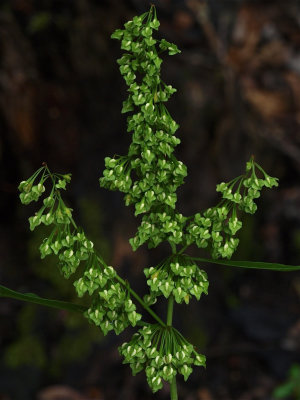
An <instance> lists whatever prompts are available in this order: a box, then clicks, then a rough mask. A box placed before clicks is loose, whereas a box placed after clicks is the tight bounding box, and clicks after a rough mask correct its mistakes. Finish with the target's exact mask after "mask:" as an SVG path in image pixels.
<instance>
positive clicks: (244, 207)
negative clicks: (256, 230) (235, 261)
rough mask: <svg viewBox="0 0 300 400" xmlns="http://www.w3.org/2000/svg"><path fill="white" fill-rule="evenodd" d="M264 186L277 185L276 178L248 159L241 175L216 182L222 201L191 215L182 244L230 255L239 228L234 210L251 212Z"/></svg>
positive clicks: (215, 254) (254, 209)
mask: <svg viewBox="0 0 300 400" xmlns="http://www.w3.org/2000/svg"><path fill="white" fill-rule="evenodd" d="M256 169H258V170H259V172H261V173H262V174H263V179H262V178H258V177H257V172H256ZM264 186H265V187H268V188H271V187H273V186H278V182H277V178H273V177H271V176H269V175H268V174H267V173H266V172H265V171H264V170H263V169H262V168H261V167H260V166H259V165H258V164H257V163H256V162H254V160H253V158H251V159H250V161H249V162H247V164H246V173H245V174H244V175H241V176H239V177H237V178H235V179H233V180H232V181H230V182H228V183H225V182H222V183H220V184H219V185H217V189H216V190H217V192H220V193H222V197H223V200H222V201H221V202H220V203H219V204H218V205H217V206H216V207H214V208H209V209H207V210H206V211H205V212H204V213H203V214H202V215H201V214H200V213H197V214H195V216H194V218H193V219H192V221H191V222H190V224H189V225H188V226H187V228H186V230H187V235H186V236H185V239H186V244H187V245H189V244H191V243H193V242H194V243H196V245H197V246H198V247H200V248H205V247H208V248H209V249H210V250H211V254H212V257H213V258H220V257H221V258H231V256H232V254H233V253H234V252H235V250H236V248H237V246H238V243H239V239H238V238H236V237H235V235H236V233H237V232H238V230H239V229H241V227H242V222H241V221H240V220H239V219H238V215H237V214H238V210H240V211H244V212H246V213H250V214H254V212H255V211H256V209H257V206H256V204H255V202H254V199H256V198H258V197H259V196H260V191H261V189H262V188H263V187H264Z"/></svg>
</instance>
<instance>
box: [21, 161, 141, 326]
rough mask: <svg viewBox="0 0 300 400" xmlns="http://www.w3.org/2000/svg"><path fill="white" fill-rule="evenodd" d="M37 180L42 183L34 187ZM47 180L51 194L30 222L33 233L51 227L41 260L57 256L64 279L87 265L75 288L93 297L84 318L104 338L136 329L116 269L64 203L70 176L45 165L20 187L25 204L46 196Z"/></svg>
mask: <svg viewBox="0 0 300 400" xmlns="http://www.w3.org/2000/svg"><path fill="white" fill-rule="evenodd" d="M37 180H39V182H38V183H37V184H35V185H34V183H35V182H36V181H37ZM47 180H48V182H49V184H50V187H51V189H50V194H49V196H47V197H45V198H44V200H43V206H42V207H41V208H40V210H39V211H37V212H36V213H35V215H34V216H32V217H30V218H29V223H30V229H31V230H34V229H35V228H36V227H37V226H38V225H40V224H44V225H51V226H52V230H51V232H50V234H49V236H48V237H47V238H45V239H44V240H43V242H42V244H41V245H40V253H41V258H45V257H46V256H47V255H50V254H55V255H57V256H58V258H59V269H60V272H61V273H62V274H63V275H64V277H65V278H69V277H70V276H71V275H72V274H74V273H75V272H76V270H77V268H78V266H79V264H80V263H81V262H83V263H85V272H84V274H83V277H81V278H80V279H78V280H77V281H76V282H75V283H74V286H75V288H76V291H77V294H78V296H79V297H82V296H83V295H84V294H85V293H88V294H89V295H90V296H91V297H92V305H91V306H90V308H89V309H88V310H87V312H86V313H85V315H86V317H87V318H88V319H89V320H90V321H92V322H93V323H95V324H96V325H98V326H100V327H101V329H102V331H103V333H104V334H107V332H109V331H110V330H114V331H115V333H116V334H119V333H120V332H122V331H123V330H124V329H125V328H126V327H127V326H129V325H132V326H135V325H136V323H137V322H138V321H139V320H140V319H141V314H138V313H137V312H136V307H135V304H133V303H132V300H131V299H130V294H129V292H128V290H127V289H126V288H124V287H123V286H121V285H120V283H119V282H118V280H117V273H116V271H115V269H114V268H113V267H111V266H107V265H106V264H105V263H103V261H102V260H101V258H100V257H99V256H98V255H97V253H96V252H95V249H94V244H93V242H91V241H90V240H89V239H88V238H87V237H86V235H85V234H84V232H83V231H82V230H81V229H79V228H78V227H77V225H76V224H75V222H74V220H73V218H72V209H70V208H69V207H67V206H66V205H65V203H64V201H63V199H62V196H61V190H65V189H66V184H67V183H69V182H70V180H71V176H70V175H60V174H52V173H51V172H50V170H49V168H48V167H47V166H46V165H45V166H44V167H42V168H40V169H39V170H38V171H37V172H36V173H35V174H34V175H33V176H32V177H30V178H29V179H28V180H27V181H23V182H21V183H20V185H19V190H20V191H21V194H20V199H21V201H22V203H23V204H29V203H30V202H31V201H37V200H38V199H39V197H40V196H42V195H43V193H44V192H45V182H46V181H47ZM128 304H130V306H128Z"/></svg>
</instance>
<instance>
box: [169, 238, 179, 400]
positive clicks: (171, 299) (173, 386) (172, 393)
mask: <svg viewBox="0 0 300 400" xmlns="http://www.w3.org/2000/svg"><path fill="white" fill-rule="evenodd" d="M171 247H172V253H173V254H176V246H175V245H174V244H173V243H172V244H171ZM173 309H174V296H173V295H171V296H170V297H169V300H168V311H167V326H172V322H173ZM170 396H171V400H178V394H177V384H176V376H174V378H173V379H172V381H171V383H170Z"/></svg>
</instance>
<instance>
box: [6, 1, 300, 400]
mask: <svg viewBox="0 0 300 400" xmlns="http://www.w3.org/2000/svg"><path fill="white" fill-rule="evenodd" d="M154 3H155V5H156V7H157V12H158V18H159V19H160V21H161V29H160V31H159V35H160V37H164V38H166V39H167V40H169V41H171V42H174V43H176V44H177V45H178V47H179V48H180V49H181V50H182V53H181V54H180V55H177V56H174V57H166V58H165V60H164V63H163V64H162V75H163V78H164V80H165V81H166V82H167V83H170V84H172V85H173V86H174V87H176V88H177V89H178V92H177V93H176V94H175V95H174V96H173V97H172V100H171V101H170V102H169V104H168V108H169V110H170V113H171V115H172V116H173V117H174V119H175V120H176V121H177V122H178V123H179V124H180V127H181V128H180V130H179V131H178V132H177V135H178V136H179V137H180V139H181V141H182V144H181V145H180V146H178V148H177V151H176V156H177V158H178V159H179V160H182V161H183V162H184V163H185V164H186V165H187V167H188V177H187V179H186V183H185V185H184V186H182V187H181V188H180V190H179V201H178V208H179V210H180V211H181V212H183V213H184V214H186V215H190V214H193V213H195V212H198V211H200V210H202V209H204V208H206V207H209V206H211V205H214V204H216V203H217V201H218V196H217V194H216V192H215V185H216V184H217V183H219V182H221V181H223V180H231V179H232V178H234V177H235V176H237V175H240V174H241V173H242V172H243V171H244V167H245V163H246V161H247V160H248V159H249V157H250V156H251V155H252V154H254V155H255V158H256V160H257V162H258V163H260V164H261V165H262V166H263V168H264V169H265V170H266V171H267V172H269V173H270V175H273V176H276V177H279V179H280V186H279V188H277V189H273V190H268V189H267V190H264V192H263V195H262V198H261V199H259V201H258V206H259V209H258V211H257V213H256V214H255V216H245V217H243V223H244V227H243V230H242V232H241V233H240V235H239V237H240V245H239V248H238V251H237V253H236V255H235V256H234V259H237V260H238V259H250V260H263V261H269V262H270V261H276V262H282V263H290V264H296V265H297V264H299V255H300V186H299V174H300V131H299V125H300V76H299V74H300V55H299V54H300V53H299V49H300V22H299V21H300V5H299V2H298V1H293V0H286V1H284V2H282V1H246V0H230V1H224V0H222V1H221V0H210V1H207V2H205V1H197V0H186V1H184V0H177V1H176V0H161V1H154ZM148 8H149V2H148V1H144V0H131V1H130V0H124V1H120V0H110V1H108V0H107V1H104V0H101V1H100V0H73V1H71V0H64V1H62V0H39V1H37V0H36V1H34V0H1V2H0V163H1V167H0V190H1V197H0V201H1V203H0V204H1V206H0V221H1V225H0V282H1V283H2V284H4V285H7V286H8V287H11V288H12V289H15V290H19V291H22V292H34V293H37V294H39V295H41V296H45V297H50V298H58V299H65V300H71V301H74V300H75V301H76V297H75V294H74V290H73V287H72V282H68V281H65V280H64V279H63V278H62V277H61V276H60V275H59V273H58V269H57V266H56V259H55V258H53V259H52V258H48V259H46V260H43V261H41V260H40V258H39V252H38V246H39V244H40V242H41V238H43V237H44V236H43V235H46V231H47V230H45V229H43V228H38V229H37V230H36V231H35V232H34V233H32V232H29V227H28V222H27V218H28V217H29V216H30V215H32V213H33V212H34V206H33V207H24V206H22V205H21V204H20V202H19V199H18V194H17V186H18V183H19V182H20V181H21V180H23V179H25V178H27V177H29V176H30V175H31V174H32V173H33V172H34V171H35V170H36V169H37V168H39V167H40V165H41V163H42V162H43V161H46V162H47V163H48V165H49V166H50V168H51V169H52V170H53V171H56V172H62V173H67V172H71V173H72V175H73V179H72V183H71V185H70V188H69V190H68V192H67V194H66V198H67V201H68V202H69V203H70V204H71V207H72V208H74V213H75V218H76V220H77V221H78V222H79V224H80V225H82V226H83V227H84V228H85V230H86V233H87V234H88V236H89V237H90V238H91V239H92V240H93V241H94V242H95V243H96V246H97V248H98V249H99V250H100V252H102V254H103V256H104V258H105V259H106V260H107V261H108V262H110V263H111V264H112V265H114V266H115V267H116V268H117V269H118V271H119V273H120V274H121V276H123V277H125V276H126V277H129V279H130V281H131V282H132V284H133V286H134V287H135V288H136V290H137V291H138V292H139V293H140V294H143V293H144V292H145V290H146V284H145V279H144V276H143V274H142V270H143V268H144V267H145V266H150V265H151V264H152V263H155V262H157V261H158V260H160V259H161V258H162V257H164V256H165V255H166V254H167V252H168V251H169V250H168V249H167V248H166V247H164V246H161V247H159V248H158V249H156V250H152V251H148V250H147V249H146V248H145V247H142V248H140V249H139V250H138V251H137V252H136V253H133V252H132V250H131V248H130V246H129V244H128V239H129V238H130V237H132V236H133V234H134V232H135V229H136V227H137V224H138V222H137V221H136V219H135V218H134V217H133V210H132V208H126V207H125V206H124V204H123V200H122V195H121V194H119V193H116V192H108V191H106V190H104V189H101V188H99V184H98V178H99V177H100V176H101V173H102V170H103V167H104V162H103V159H104V157H105V156H112V155H113V154H115V153H116V154H126V152H127V148H128V145H129V140H130V136H129V134H127V133H126V118H125V117H124V116H121V114H120V110H121V103H122V100H124V99H125V98H126V92H125V89H126V87H125V84H124V83H123V81H122V78H121V76H120V74H119V71H118V66H117V64H116V59H117V58H118V57H120V54H121V52H120V49H119V43H118V42H116V41H112V40H110V35H111V33H112V32H113V31H114V30H115V29H116V28H120V27H121V26H122V24H123V23H124V22H126V21H127V20H128V19H130V18H132V17H133V16H134V15H137V14H141V13H143V12H145V11H147V10H148ZM190 253H191V254H195V255H196V254H200V253H199V251H197V249H192V250H191V252H190ZM202 267H203V268H204V269H205V270H206V271H207V273H208V276H209V280H210V288H209V295H208V296H206V297H205V298H204V297H203V298H202V299H201V301H200V302H198V303H197V302H192V303H191V304H190V305H189V306H185V305H182V306H178V305H177V306H176V307H175V316H174V324H175V326H176V327H177V328H178V329H180V330H181V331H182V332H184V334H185V335H186V336H187V338H188V339H189V340H190V341H191V342H192V343H194V344H195V345H197V346H198V347H199V348H200V350H201V351H202V352H203V353H204V354H206V355H207V370H204V369H200V368H195V370H194V372H193V374H192V376H191V377H190V379H189V380H188V382H186V383H184V382H183V380H182V379H179V383H178V386H179V395H180V398H182V399H187V400H195V399H197V400H235V399H236V400H267V399H272V398H273V397H272V391H273V389H274V388H275V387H276V386H277V385H278V384H280V383H281V382H282V381H284V379H285V378H286V376H287V374H288V371H289V368H290V367H291V365H292V364H293V363H297V362H300V354H299V348H300V313H299V306H300V302H299V297H300V278H299V273H297V272H295V273H283V272H268V271H252V270H238V269H234V268H227V267H226V268H225V267H221V266H213V265H203V266H202ZM155 309H156V311H157V312H158V313H160V315H162V316H164V314H165V311H166V310H165V304H164V302H162V303H161V304H158V305H157V306H156V307H155ZM132 332H133V331H131V330H130V329H127V330H126V331H125V332H124V333H123V334H121V335H120V336H116V335H114V334H112V333H111V334H109V335H108V336H107V337H105V338H103V336H102V334H101V332H100V330H99V329H97V328H94V327H92V326H90V325H89V324H88V323H87V321H86V320H84V319H83V318H82V317H78V316H77V315H71V314H68V313H66V312H58V311H55V310H51V309H43V308H42V307H39V306H34V305H24V304H21V303H18V302H17V301H13V300H6V299H1V301H0V399H1V400H4V399H5V400H15V399H16V400H27V399H28V400H30V399H37V400H62V399H64V400H74V399H76V400H84V399H85V400H87V399H98V400H100V399H101V400H102V399H105V400H109V399H125V400H127V399H128V400H135V399H143V400H144V399H151V398H157V399H167V398H168V387H165V388H164V389H163V390H162V391H161V392H159V393H158V394H156V395H155V396H153V395H152V394H151V393H150V390H149V388H147V384H146V380H145V377H144V375H143V374H139V375H138V376H137V377H135V378H133V377H132V376H131V371H130V369H129V367H128V366H126V365H122V364H121V359H120V356H119V355H118V352H117V347H118V346H119V345H120V344H122V343H123V341H125V340H126V339H128V338H129V337H130V335H131V334H132ZM291 398H292V397H291ZM294 398H295V397H294Z"/></svg>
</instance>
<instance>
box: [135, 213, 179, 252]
mask: <svg viewBox="0 0 300 400" xmlns="http://www.w3.org/2000/svg"><path fill="white" fill-rule="evenodd" d="M186 220H187V218H186V217H184V216H183V215H182V214H180V213H177V212H174V213H173V216H172V217H171V215H170V214H169V213H166V212H155V213H154V212H151V213H149V214H145V215H144V216H143V218H142V222H141V225H140V226H139V228H138V231H137V234H136V235H135V237H134V238H131V239H130V243H131V246H132V248H133V250H136V249H137V248H138V247H139V246H141V245H142V244H143V243H145V242H148V247H149V248H153V247H156V246H157V245H159V243H161V242H162V241H164V240H167V241H168V242H169V243H173V244H175V245H176V244H179V243H180V242H181V241H182V238H183V233H182V232H183V229H184V225H185V223H186Z"/></svg>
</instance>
